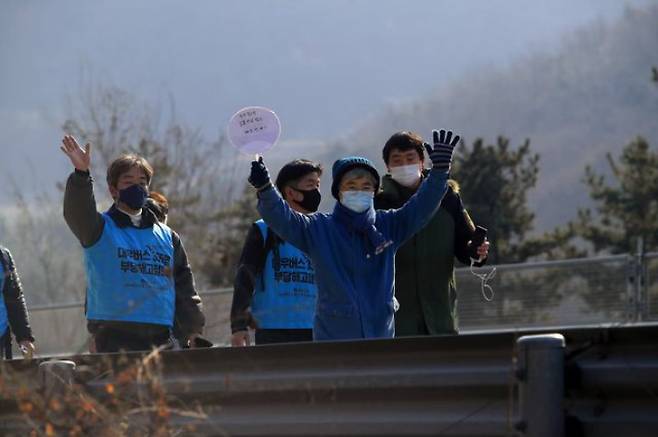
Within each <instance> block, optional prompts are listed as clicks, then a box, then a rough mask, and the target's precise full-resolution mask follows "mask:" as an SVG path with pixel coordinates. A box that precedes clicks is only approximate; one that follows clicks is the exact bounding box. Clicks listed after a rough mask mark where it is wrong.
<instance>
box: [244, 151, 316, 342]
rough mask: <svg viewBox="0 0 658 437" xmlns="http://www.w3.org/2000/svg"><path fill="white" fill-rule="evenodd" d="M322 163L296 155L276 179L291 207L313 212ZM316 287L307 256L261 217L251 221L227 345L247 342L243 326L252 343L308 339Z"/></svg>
mask: <svg viewBox="0 0 658 437" xmlns="http://www.w3.org/2000/svg"><path fill="white" fill-rule="evenodd" d="M321 176H322V166H321V165H320V164H318V163H316V162H312V161H308V160H305V159H297V160H295V161H292V162H289V163H288V164H286V165H285V166H283V168H282V169H281V171H279V174H278V176H277V178H276V183H275V185H276V188H277V190H278V191H279V192H280V193H281V195H282V196H283V199H284V200H285V201H286V202H287V203H288V205H289V206H290V208H292V209H293V210H295V211H297V212H299V213H301V214H312V213H314V212H316V211H317V209H318V206H319V205H320V200H321V195H320V177H321ZM316 295H317V287H316V285H315V270H314V269H313V266H312V265H311V261H310V259H309V257H308V256H307V255H306V254H305V253H304V252H302V251H300V250H299V249H297V248H296V247H295V246H293V245H292V244H290V243H288V242H286V241H284V240H282V239H281V238H280V237H279V236H278V235H277V234H276V233H275V232H274V231H272V229H270V228H269V227H268V226H267V225H266V224H265V222H264V221H263V220H258V221H257V222H255V223H254V224H253V226H252V227H251V229H250V230H249V233H248V234H247V238H246V241H245V244H244V247H243V249H242V255H241V257H240V262H239V265H238V271H237V274H236V277H235V283H234V291H233V304H232V307H231V331H232V334H233V335H232V337H231V344H232V345H233V346H248V345H249V342H250V340H249V332H248V327H249V326H251V327H253V328H255V330H256V331H255V340H256V344H268V343H288V342H298V341H311V340H313V331H312V329H313V315H314V313H315V300H316Z"/></svg>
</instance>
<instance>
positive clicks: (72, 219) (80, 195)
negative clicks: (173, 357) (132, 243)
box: [64, 170, 205, 338]
mask: <svg viewBox="0 0 658 437" xmlns="http://www.w3.org/2000/svg"><path fill="white" fill-rule="evenodd" d="M107 213H108V215H109V216H110V218H112V220H114V222H115V223H116V225H117V226H118V227H120V228H125V227H129V226H133V224H132V222H131V221H130V217H128V216H127V215H126V214H124V213H122V212H121V211H119V210H118V209H117V208H116V207H114V206H112V208H110V209H109V210H108V212H107ZM64 219H65V220H66V223H67V224H68V225H69V228H70V229H71V231H73V234H75V236H76V237H77V238H78V240H79V241H80V243H81V244H82V246H83V247H90V246H93V245H94V244H95V243H96V242H98V240H100V238H101V235H102V234H103V227H104V221H103V217H102V215H101V214H100V213H99V212H98V211H97V209H96V200H95V198H94V191H93V179H92V177H91V175H90V174H89V173H88V172H81V171H78V170H76V171H75V172H73V173H72V174H71V175H70V176H69V178H68V180H67V182H66V191H65V193H64ZM156 221H157V218H156V217H155V215H154V214H153V213H152V212H151V211H150V210H149V209H148V208H142V221H141V225H140V228H148V227H151V226H153V224H154V223H156ZM171 234H172V240H173V246H174V272H173V277H174V284H175V289H176V311H175V315H174V318H175V320H174V325H175V327H176V328H177V330H178V331H179V332H177V333H176V334H178V335H177V336H180V337H183V338H185V337H189V335H191V334H201V333H202V331H203V326H204V324H205V317H204V315H203V313H202V311H201V309H202V306H201V298H200V297H199V295H198V293H197V291H196V287H195V285H194V277H193V275H192V269H191V268H190V264H189V262H188V259H187V253H186V252H185V248H184V247H183V243H182V242H181V240H180V237H179V236H178V234H177V233H176V232H174V231H173V230H172V232H171ZM100 326H109V327H111V328H113V329H117V330H126V331H129V332H131V333H134V334H135V335H141V336H144V337H151V336H156V335H159V334H160V333H161V331H162V329H163V327H162V326H160V325H152V324H149V323H135V322H116V321H103V322H96V321H89V322H88V324H87V328H88V330H89V332H91V333H95V332H96V331H97V330H98V329H99V327H100Z"/></svg>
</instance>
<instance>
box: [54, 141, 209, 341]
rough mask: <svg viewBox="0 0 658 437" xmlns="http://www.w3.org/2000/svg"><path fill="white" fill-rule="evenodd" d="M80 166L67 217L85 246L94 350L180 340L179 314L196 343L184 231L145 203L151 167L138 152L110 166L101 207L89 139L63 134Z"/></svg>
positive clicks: (198, 310) (70, 185)
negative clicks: (107, 202) (176, 330)
mask: <svg viewBox="0 0 658 437" xmlns="http://www.w3.org/2000/svg"><path fill="white" fill-rule="evenodd" d="M61 150H62V152H64V154H66V156H68V158H69V159H70V160H71V164H73V167H74V171H73V173H71V175H70V176H69V178H68V180H67V182H66V190H65V193H64V218H65V220H66V223H67V224H68V226H69V228H70V229H71V231H72V232H73V234H74V235H75V236H76V237H77V238H78V240H79V241H80V244H81V245H82V247H83V249H84V260H85V267H86V272H87V296H86V305H85V307H86V310H85V312H86V317H87V328H88V330H89V332H90V333H91V335H92V337H93V341H92V343H91V347H90V349H91V351H92V352H117V351H119V350H125V351H135V350H148V349H151V348H153V347H159V346H165V347H167V346H169V345H175V344H176V340H175V338H174V336H173V332H172V329H173V326H174V322H175V321H176V322H177V324H178V325H179V326H180V327H181V329H182V330H183V332H184V335H185V338H186V342H188V343H189V344H190V345H192V346H193V345H194V344H195V339H196V338H197V337H198V336H199V335H200V334H201V333H202V330H203V326H204V323H205V318H204V315H203V313H202V306H201V299H200V297H199V295H198V293H197V291H196V288H195V284H194V277H193V275H192V270H191V268H190V265H189V263H188V259H187V254H186V252H185V248H184V247H183V243H182V242H181V239H180V237H179V236H178V234H176V232H174V231H172V230H171V229H170V228H169V227H167V226H166V225H165V224H163V223H160V222H159V221H158V220H157V218H156V217H155V215H154V214H153V212H151V211H150V210H149V209H148V208H146V207H145V204H146V200H147V197H148V188H149V185H150V183H151V179H152V178H153V168H152V167H151V165H150V164H149V163H148V161H147V160H146V159H144V158H143V157H141V156H139V155H135V154H125V155H121V156H120V157H118V158H117V159H115V160H114V161H113V162H112V163H111V164H110V166H109V167H108V169H107V185H108V188H109V192H110V195H111V196H112V199H113V200H114V204H113V205H112V206H111V207H110V209H108V210H107V211H105V212H103V213H101V212H98V210H97V206H96V200H95V198H94V190H93V178H92V176H91V173H90V165H91V145H89V144H87V145H86V146H85V148H84V149H83V148H81V147H80V146H79V145H78V143H77V141H76V140H75V138H73V137H72V136H65V137H64V139H63V141H62V146H61Z"/></svg>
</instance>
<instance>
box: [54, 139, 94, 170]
mask: <svg viewBox="0 0 658 437" xmlns="http://www.w3.org/2000/svg"><path fill="white" fill-rule="evenodd" d="M60 149H62V152H64V153H65V154H66V156H68V157H69V159H70V160H71V164H73V166H74V167H75V168H76V169H77V170H80V171H89V165H90V163H91V144H89V143H87V145H85V149H84V150H82V147H80V145H79V144H78V142H77V141H76V140H75V138H73V136H72V135H66V136H65V137H64V139H63V140H62V145H61V146H60Z"/></svg>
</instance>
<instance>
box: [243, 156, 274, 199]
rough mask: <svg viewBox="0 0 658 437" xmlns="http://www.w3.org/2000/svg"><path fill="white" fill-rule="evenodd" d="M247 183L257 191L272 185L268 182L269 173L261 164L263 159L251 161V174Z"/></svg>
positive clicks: (263, 164)
mask: <svg viewBox="0 0 658 437" xmlns="http://www.w3.org/2000/svg"><path fill="white" fill-rule="evenodd" d="M249 183H250V184H251V185H253V186H254V188H256V189H257V190H258V191H261V190H263V189H264V188H267V187H268V186H270V185H271V184H272V183H271V182H270V173H269V172H268V171H267V167H265V163H263V157H262V156H261V157H260V158H258V161H251V173H250V174H249Z"/></svg>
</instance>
